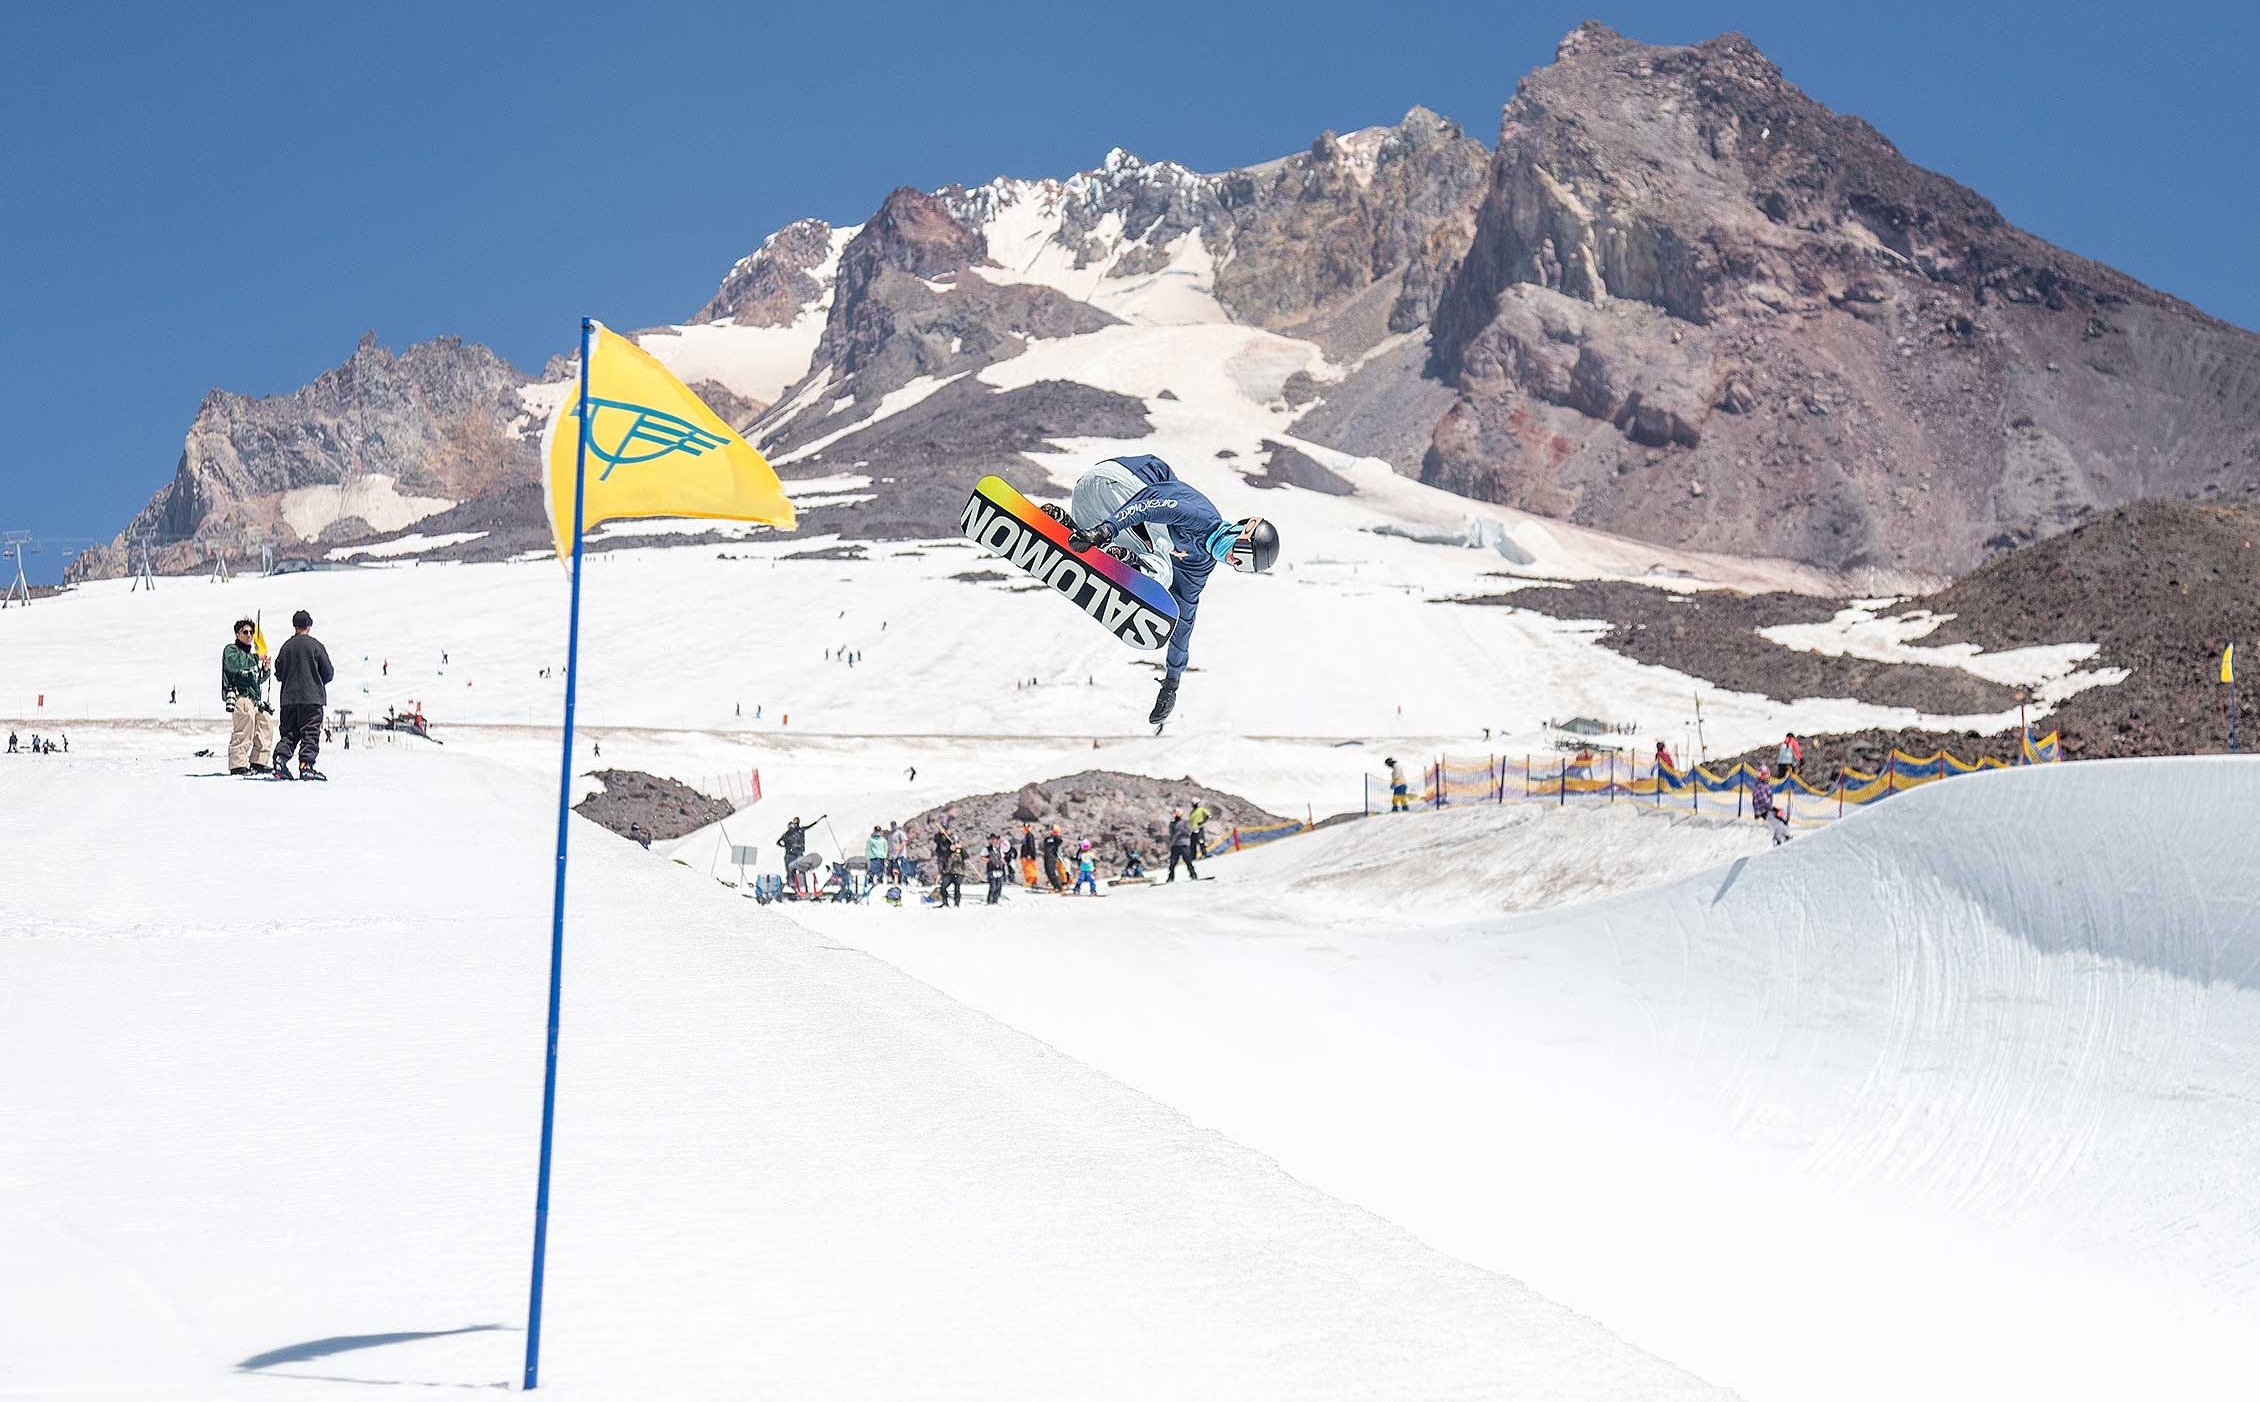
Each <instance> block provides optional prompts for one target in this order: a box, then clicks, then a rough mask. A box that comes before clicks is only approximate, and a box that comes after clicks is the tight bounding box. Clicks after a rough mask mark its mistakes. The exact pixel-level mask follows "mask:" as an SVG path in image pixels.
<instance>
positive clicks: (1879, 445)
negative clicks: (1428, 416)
mask: <svg viewBox="0 0 2260 1402" xmlns="http://www.w3.org/2000/svg"><path fill="white" fill-rule="evenodd" d="M1433 331H1434V341H1433V362H1432V368H1433V369H1434V370H1435V371H1436V372H1437V373H1440V374H1442V375H1444V376H1446V377H1448V378H1449V379H1450V380H1451V382H1452V383H1453V384H1454V385H1455V387H1456V388H1457V389H1458V390H1459V395H1460V397H1459V402H1458V404H1457V405H1456V406H1455V407H1454V408H1453V409H1452V410H1451V411H1450V412H1449V413H1448V414H1447V415H1446V416H1445V418H1444V419H1443V421H1442V422H1441V423H1440V424H1439V425H1438V426H1437V428H1436V431H1435V435H1434V439H1433V442H1432V443H1431V445H1430V449H1429V451H1428V453H1427V455H1426V458H1425V460H1424V463H1423V468H1422V475H1423V477H1424V478H1425V479H1426V480H1428V481H1430V482H1433V483H1435V484H1437V485H1440V486H1445V487H1448V488H1450V489H1452V490H1455V491H1460V492H1463V493H1466V494H1468V495H1472V496H1478V497H1482V498H1486V499H1489V500H1495V501H1502V502H1507V503H1510V504H1514V505H1517V506H1521V507H1525V508H1528V509H1531V510H1536V511H1540V512H1544V513H1547V514H1550V515H1556V516H1565V517H1569V518H1571V519H1574V520H1577V521H1580V522H1584V523H1587V524H1591V525H1596V526H1600V527H1603V528H1605V529H1610V530H1616V531H1622V532H1626V533H1629V534H1633V535H1637V536H1642V537H1645V538H1647V539H1651V540H1656V541H1660V542H1666V543H1671V544H1698V543H1699V544H1701V545H1702V546H1704V547H1705V548H1710V549H1721V550H1728V551H1736V552H1746V553H1760V554H1775V555H1788V556H1792V557H1795V558H1798V559H1803V560H1806V561H1809V562H1812V563H1814V564H1819V565H1824V566H1830V567H1847V566H1857V565H1862V564H1884V565H1892V566H1899V567H1911V568H1915V569H1921V570H1927V571H1932V572H1951V571H1955V570H1960V569H1965V568H1967V567H1969V566H1970V565H1972V564H1974V563H1976V562H1977V561H1978V560H1980V559H1981V558H1982V557H1983V556H1984V555H1985V554H1986V553H1987V552H1988V551H1989V550H1996V549H2000V548H2005V547H2006V546H2008V545H2011V544H2014V543H2016V542H2018V541H2020V540H2028V539H2032V538H2035V537H2038V536H2043V535H2047V534H2052V533H2054V532H2055V531H2058V530H2061V529H2063V528H2064V527H2066V526H2068V525H2070V524H2072V523H2074V522H2076V521H2077V520H2078V519H2080V517H2081V516H2082V515H2083V514H2084V513H2085V512H2086V511H2088V510H2090V509H2092V508H2094V507H2096V506H2098V505H2110V504H2114V503H2116V502H2120V501H2124V500H2126V499H2128V498H2130V497H2132V496H2136V495H2140V494H2150V495H2172V496H2185V497H2194V496H2199V495H2209V494H2219V495H2224V496H2252V495H2260V338H2256V337H2254V336H2252V335H2250V334H2248V333H2245V332H2242V331H2239V330H2236V329H2235V328H2232V327H2228V326H2225V325H2222V324H2221V323H2218V322H2215V321H2213V320H2211V319H2209V318H2207V317H2205V316H2203V315H2202V314H2200V313H2198V312H2196V311H2194V310H2193V309H2191V308H2189V307H2187V306H2185V305H2183V304H2181V303H2179V302H2176V301H2174V300H2173V299H2171V298H2169V297H2166V296H2163V295H2161V294H2159V293H2157V292H2154V291H2152V290H2150V289H2148V288H2145V287H2143V286H2141V285H2140V284H2138V283H2135V282H2134V281H2132V280H2131V279H2128V278H2126V277H2124V276H2122V275H2121V274H2119V273H2116V272H2113V271H2112V270H2110V269H2108V268H2105V267H2102V266H2100V265H2098V264H2095V263H2091V262H2089V261H2087V260H2086V259H2082V258H2079V257H2076V256H2074V255H2071V254H2068V253H2065V252H2063V251H2062V250H2060V249H2056V248H2053V247H2051V246H2050V245H2048V244H2046V243H2044V242H2042V241H2041V240H2039V239H2037V238H2034V237H2032V236H2031V235H2029V234H2026V233H2023V232H2022V231H2020V230H2018V229H2016V228H2014V227H2012V226H2010V225H2009V224H2008V223H2007V222H2006V221H2005V220H2003V219H2002V217H2001V216H2000V214H1999V212H1998V211H1996V210H1995V209H1994V208H1993V206H1992V205H1990V204H1989V203H1987V202H1986V201H1985V200H1984V199H1982V198H1980V197H1979V196H1977V195H1976V194H1974V193H1972V192H1971V191H1969V190H1967V189H1965V188H1963V187H1962V186H1960V185H1958V184H1956V183H1955V182H1953V181H1952V180H1949V179H1947V178H1945V177H1943V176H1940V175H1936V174H1933V173H1931V172H1929V171H1925V170H1922V169H1920V168H1918V167H1916V166H1914V165H1913V164H1911V163H1910V162H1908V161H1907V160H1906V159H1905V158H1904V157H1902V156H1901V155H1900V154H1899V152H1898V151H1897V150H1896V149H1895V148H1894V147H1893V146H1892V145H1891V143H1890V142H1889V141H1887V140H1885V139H1884V138H1883V136H1882V135H1880V134H1879V133H1877V132H1876V131H1875V130H1874V129H1873V128H1872V127H1870V126H1868V125H1867V124H1866V123H1865V122H1862V121H1860V120H1859V119H1858V118H1856V117H1848V116H1843V115H1839V114H1837V113H1834V112H1831V111H1829V110H1828V109H1827V108H1825V107H1823V106H1821V105H1820V104H1819V103H1817V102H1814V101H1813V100H1812V99H1811V98H1809V97H1807V96H1806V95H1805V94H1804V93H1802V92H1800V91H1799V90H1798V89H1797V88H1796V87H1794V86H1793V85H1791V84H1790V83H1789V82H1788V81H1787V80H1786V79H1784V78H1783V77H1782V75H1781V73H1780V71H1779V70H1777V69H1776V68H1775V67H1774V66H1773V65H1772V64H1771V63H1770V62H1768V61H1767V60H1766V59H1765V58H1764V56H1763V55H1761V54H1759V53H1758V52H1757V50H1756V49H1755V48H1753V47H1752V46H1751V45H1750V43H1749V41H1747V40H1746V39H1743V38H1742V37H1741V36H1739V35H1732V34H1730V35H1725V36H1722V37H1721V38H1718V39H1713V40H1710V41H1708V42H1706V43H1702V44H1697V45H1694V46H1692V47H1687V48H1664V47H1656V46H1651V45H1645V44H1639V43H1635V42H1633V41H1631V40H1628V39H1625V38H1624V37H1622V36H1621V35H1618V34H1616V33H1614V32H1613V31H1610V30H1608V29H1606V28H1604V27H1602V26H1599V25H1594V24H1588V25H1585V26H1582V27H1580V28H1579V29H1577V30H1576V31H1574V32H1573V33H1571V35H1570V36H1569V37H1568V38H1567V39H1565V40H1564V41H1563V42H1562V45H1561V47H1560V49H1559V51H1558V53H1557V55H1556V61H1555V62H1554V63H1553V64H1552V65H1550V66H1548V67H1545V68H1542V69H1539V70H1538V71H1536V72H1534V73H1532V74H1530V75H1529V76H1528V77H1527V78H1525V79H1524V80H1523V82H1522V83H1521V85H1520V86H1519V88H1518V89H1517V91H1516V94H1515V97H1514V100H1513V101H1512V102H1510V103H1509V104H1508V105H1507V108H1506V112H1505V115H1504V120H1503V122H1502V125H1501V128H1500V137H1499V144H1498V147H1497V149H1496V151H1495V152H1494V153H1493V155H1492V158H1491V165H1490V172H1489V177H1488V184H1487V190H1486V194H1485V197H1484V202H1483V206H1482V210H1481V212H1480V214H1479V216H1478V219H1477V228H1476V233H1475V237H1474V240H1473V242H1472V244H1471V245H1470V246H1469V249H1468V252H1467V255H1466V257H1465V258H1464V259H1463V260H1462V261H1461V263H1460V265H1459V267H1458V269H1457V271H1456V272H1455V274H1454V275H1453V277H1452V279H1451V282H1450V286H1449V287H1448V289H1447V290H1446V292H1445V294H1444V296H1443V298H1442V300H1441V302H1440V304H1439V305H1438V308H1437V312H1436V316H1435V321H1434V328H1433ZM2161 443H2164V444H2171V445H2173V451H2172V453H2171V454H2170V455H2167V456H2163V457H2162V456H2161V455H2160V454H2159V453H2158V452H2157V451H2156V450H2157V446H2158V445H2159V444H2161ZM1698 488H1700V490H1698Z"/></svg>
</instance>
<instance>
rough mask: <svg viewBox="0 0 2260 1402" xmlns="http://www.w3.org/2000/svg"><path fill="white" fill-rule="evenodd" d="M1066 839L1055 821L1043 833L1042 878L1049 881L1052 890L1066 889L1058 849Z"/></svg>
mask: <svg viewBox="0 0 2260 1402" xmlns="http://www.w3.org/2000/svg"><path fill="white" fill-rule="evenodd" d="M1066 841H1067V839H1066V838H1065V837H1062V836H1061V835H1060V831H1059V824H1057V823H1054V824H1052V830H1051V831H1050V832H1047V833H1045V834H1044V879H1045V880H1047V881H1049V882H1051V884H1052V890H1054V891H1064V890H1066V889H1067V882H1066V880H1065V879H1064V878H1063V874H1062V873H1061V871H1060V869H1059V849H1060V848H1061V846H1063V845H1064V844H1065V843H1066Z"/></svg>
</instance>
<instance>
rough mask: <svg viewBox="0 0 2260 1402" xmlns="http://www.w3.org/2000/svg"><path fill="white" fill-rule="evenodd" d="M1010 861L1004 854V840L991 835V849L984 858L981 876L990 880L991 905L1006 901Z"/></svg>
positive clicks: (993, 834)
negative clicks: (1005, 884) (1006, 878)
mask: <svg viewBox="0 0 2260 1402" xmlns="http://www.w3.org/2000/svg"><path fill="white" fill-rule="evenodd" d="M1009 860H1010V859H1009V858H1007V857H1006V856H1005V854H1004V839H1002V838H1000V837H998V836H997V835H996V834H995V833H993V832H992V833H990V834H989V847H988V851H987V852H986V853H985V854H984V855H983V857H982V870H981V874H982V875H983V876H986V877H987V878H989V904H990V905H995V904H996V903H997V902H999V901H1001V900H1003V899H1004V871H1005V866H1006V864H1007V863H1008V861H1009Z"/></svg>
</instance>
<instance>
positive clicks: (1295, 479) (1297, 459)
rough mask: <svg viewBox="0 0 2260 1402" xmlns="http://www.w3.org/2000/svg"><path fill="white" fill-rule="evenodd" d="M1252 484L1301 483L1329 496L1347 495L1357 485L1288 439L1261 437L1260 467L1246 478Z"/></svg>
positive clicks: (1351, 492) (1304, 488)
mask: <svg viewBox="0 0 2260 1402" xmlns="http://www.w3.org/2000/svg"><path fill="white" fill-rule="evenodd" d="M1248 485H1249V486H1251V487H1301V488H1302V489H1303V490H1305V491H1310V492H1323V493H1325V494H1326V495H1327V496H1330V497H1346V496H1350V495H1352V494H1354V493H1355V492H1356V491H1357V488H1356V487H1355V486H1353V485H1351V483H1350V480H1349V479H1348V478H1347V477H1344V476H1342V475H1341V474H1340V473H1338V472H1335V471H1333V470H1332V469H1330V468H1328V467H1325V466H1324V465H1322V464H1320V463H1319V462H1318V461H1317V460H1316V459H1314V458H1312V457H1311V455H1310V454H1308V453H1306V452H1304V451H1303V450H1302V449H1300V448H1297V447H1295V446H1293V445H1292V444H1287V443H1275V442H1273V441H1272V440H1270V439H1268V438H1266V439H1265V440H1263V471H1261V472H1259V473H1256V474H1254V475H1252V476H1250V477H1249V478H1248Z"/></svg>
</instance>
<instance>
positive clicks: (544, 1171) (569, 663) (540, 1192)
mask: <svg viewBox="0 0 2260 1402" xmlns="http://www.w3.org/2000/svg"><path fill="white" fill-rule="evenodd" d="M594 328H595V323H593V322H591V321H590V320H589V319H588V318H587V317H585V316H584V317H582V318H581V404H580V409H579V410H578V417H579V418H580V421H581V426H580V441H579V442H578V443H577V444H576V445H575V447H574V450H573V603H572V608H571V613H570V621H569V622H568V623H567V624H566V628H565V745H564V757H563V759H562V760H561V761H560V762H559V773H558V777H557V894H556V896H555V898H554V899H553V900H552V902H551V904H550V918H549V1054H548V1059H547V1066H546V1069H545V1070H544V1071H543V1073H542V1083H541V1176H540V1179H539V1182H538V1185H537V1186H536V1187H535V1189H534V1283H533V1290H532V1294H531V1297H530V1298H529V1299H528V1300H527V1302H526V1379H525V1387H526V1391H528V1392H532V1391H533V1390H534V1388H535V1387H536V1386H537V1385H538V1380H539V1378H540V1375H541V1275H542V1266H543V1264H544V1263H545V1261H546V1259H547V1255H548V1250H549V1145H550V1136H551V1132H552V1131H553V1130H554V1129H555V1128H556V1127H557V1011H558V993H559V990H560V989H561V988H562V987H563V982H562V976H563V974H564V970H565V838H566V834H567V833H568V831H570V828H569V826H568V825H569V824H570V823H571V822H572V820H573V691H574V685H573V684H574V682H575V680H576V678H577V675H578V673H579V670H580V661H581V519H582V518H581V494H582V489H583V488H584V487H585V486H586V485H587V483H588V471H589V341H590V337H591V334H592V332H593V331H594ZM542 470H543V471H544V472H546V471H548V470H549V465H548V464H547V463H544V464H543V465H542Z"/></svg>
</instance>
